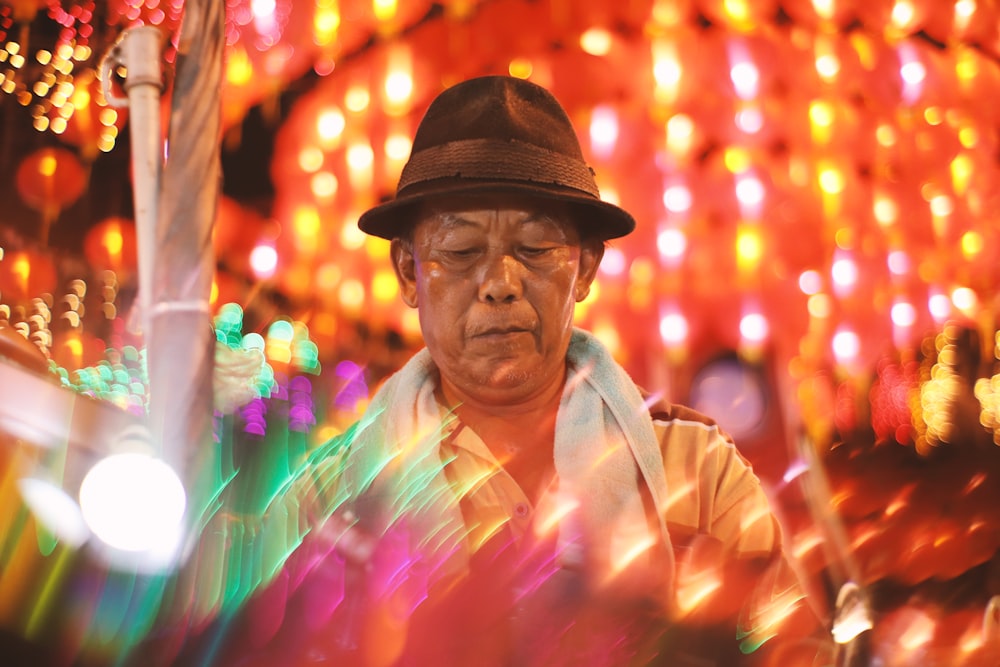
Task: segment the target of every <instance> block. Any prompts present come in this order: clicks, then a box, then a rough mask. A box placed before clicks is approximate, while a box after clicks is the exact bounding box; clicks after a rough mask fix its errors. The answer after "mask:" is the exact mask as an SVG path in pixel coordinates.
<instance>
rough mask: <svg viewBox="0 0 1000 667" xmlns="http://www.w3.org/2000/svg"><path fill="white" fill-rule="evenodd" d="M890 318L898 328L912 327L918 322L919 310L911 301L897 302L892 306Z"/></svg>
mask: <svg viewBox="0 0 1000 667" xmlns="http://www.w3.org/2000/svg"><path fill="white" fill-rule="evenodd" d="M890 317H891V318H892V323H893V324H895V325H896V326H897V327H912V326H913V325H914V323H916V321H917V309H916V308H914V307H913V304H912V303H910V302H909V301H897V302H896V303H894V304H892V310H891V311H890Z"/></svg>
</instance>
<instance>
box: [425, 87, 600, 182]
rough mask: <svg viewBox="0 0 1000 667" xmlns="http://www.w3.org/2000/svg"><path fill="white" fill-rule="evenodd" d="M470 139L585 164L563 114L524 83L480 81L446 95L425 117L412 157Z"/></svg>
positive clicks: (547, 97) (538, 90) (543, 93)
mask: <svg viewBox="0 0 1000 667" xmlns="http://www.w3.org/2000/svg"><path fill="white" fill-rule="evenodd" d="M474 139H496V140H499V141H520V142H523V143H526V144H530V145H534V146H538V147H541V148H545V149H547V150H550V151H553V152H556V153H562V154H563V155H567V156H570V157H574V158H576V159H578V160H580V161H581V162H583V151H582V150H581V149H580V142H579V140H578V139H577V136H576V132H575V131H574V129H573V124H572V123H571V122H570V119H569V116H567V115H566V112H565V110H564V109H563V108H562V106H561V105H560V104H559V102H558V101H557V100H556V98H555V97H553V95H552V94H551V93H550V92H549V91H547V90H546V89H545V88H542V87H541V86H539V85H537V84H534V83H532V82H530V81H527V80H525V79H518V78H515V77H507V76H484V77H479V78H475V79H470V80H468V81H464V82H462V83H459V84H457V85H455V86H454V87H452V88H449V89H448V90H446V91H444V92H443V93H441V94H440V95H439V96H438V97H437V98H436V99H435V100H434V101H433V102H432V103H431V105H430V107H428V109H427V112H426V113H425V114H424V118H423V120H421V122H420V126H419V127H418V128H417V132H416V135H415V136H414V138H413V149H412V152H413V153H414V154H415V153H419V152H420V151H423V150H426V149H428V148H432V147H434V146H438V145H441V144H443V143H449V142H454V141H464V140H474Z"/></svg>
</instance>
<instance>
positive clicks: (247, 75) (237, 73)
mask: <svg viewBox="0 0 1000 667" xmlns="http://www.w3.org/2000/svg"><path fill="white" fill-rule="evenodd" d="M252 79H253V63H252V62H250V56H248V55H247V52H246V49H244V48H243V47H241V46H239V45H234V46H233V47H231V48H230V49H229V50H228V52H227V56H226V81H227V82H228V83H229V84H230V85H232V86H245V85H247V84H248V83H250V81H251V80H252Z"/></svg>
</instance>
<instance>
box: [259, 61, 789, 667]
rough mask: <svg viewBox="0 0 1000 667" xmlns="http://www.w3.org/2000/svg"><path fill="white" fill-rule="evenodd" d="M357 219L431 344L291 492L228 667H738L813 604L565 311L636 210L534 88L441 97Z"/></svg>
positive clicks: (685, 443)
mask: <svg viewBox="0 0 1000 667" xmlns="http://www.w3.org/2000/svg"><path fill="white" fill-rule="evenodd" d="M359 225H360V227H361V229H362V230H364V231H365V232H366V233H368V234H373V235H375V236H379V237H382V238H385V239H387V240H389V241H390V242H391V253H390V254H391V259H392V263H393V267H394V268H395V272H396V276H397V278H398V281H399V286H400V291H401V294H402V298H403V300H404V301H405V302H406V304H407V305H408V306H410V307H413V308H416V309H418V312H419V319H420V325H421V330H422V332H423V337H424V340H425V342H426V348H425V349H424V350H422V351H420V352H419V353H417V354H416V355H415V356H414V357H413V358H412V359H411V360H410V361H409V362H408V363H407V364H406V365H405V366H404V367H403V368H402V369H401V370H400V371H399V372H398V373H396V374H395V375H393V376H392V377H391V378H389V379H388V380H387V381H386V383H385V384H384V385H383V386H382V387H381V388H380V389H379V391H378V392H377V394H376V395H375V396H374V397H373V399H372V401H371V403H370V405H369V407H368V409H367V412H366V414H365V416H364V417H363V418H362V420H361V421H360V422H359V424H357V425H356V426H355V427H354V428H352V429H351V430H350V431H349V432H348V433H346V434H344V436H343V437H342V438H340V439H338V440H337V441H335V442H334V443H331V445H330V446H329V447H328V448H326V449H324V451H323V452H322V455H321V456H315V457H314V458H313V459H312V461H311V462H310V463H309V465H308V466H307V468H306V472H305V474H303V475H301V476H299V477H298V479H297V480H296V482H295V483H294V484H293V485H292V487H291V488H292V491H290V493H289V497H291V498H294V501H295V503H296V505H295V508H296V510H297V511H298V512H299V514H298V516H299V519H300V520H301V521H302V522H303V523H305V524H308V525H309V526H310V527H312V529H311V534H310V536H309V538H308V539H307V540H306V542H305V544H303V546H302V547H300V548H299V550H298V552H297V553H296V554H295V555H294V556H293V558H292V560H291V561H290V563H289V570H290V571H292V572H294V574H292V575H290V576H289V578H288V579H287V580H286V583H285V584H284V585H286V586H288V587H290V588H291V589H294V590H295V591H297V592H296V593H295V594H294V595H292V596H291V598H290V600H289V607H288V611H286V612H284V621H283V627H282V630H281V631H278V632H276V633H275V636H274V638H273V639H271V641H270V643H269V644H267V645H266V646H261V647H258V648H255V649H254V650H255V651H258V650H259V651H260V652H259V653H257V662H256V663H254V662H249V663H248V662H242V663H240V664H267V662H268V661H273V660H275V659H278V658H277V656H281V658H280V659H281V661H282V664H297V663H299V662H301V663H303V664H304V663H306V662H314V661H321V660H324V659H326V660H330V661H331V662H333V663H334V664H356V665H365V666H368V665H386V666H388V665H518V666H527V665H595V666H596V665H602V666H603V665H638V664H716V663H713V662H711V660H713V659H715V660H719V661H723V662H719V663H718V664H734V663H733V662H732V660H734V659H735V657H734V656H739V655H741V654H743V653H751V652H752V650H753V649H755V648H756V647H757V646H758V645H759V644H760V643H761V642H762V641H763V640H766V639H768V638H770V637H772V636H773V635H774V634H775V633H776V632H779V631H780V630H781V627H782V624H783V623H784V622H785V621H786V619H787V618H788V617H789V616H793V615H794V613H796V612H795V609H796V608H797V607H801V602H802V601H801V598H802V596H801V594H800V593H799V592H798V588H797V587H796V586H795V580H794V577H792V576H791V575H790V571H789V570H788V568H787V566H786V565H785V562H784V559H783V558H782V555H781V546H780V539H779V532H778V528H777V524H776V521H775V520H774V518H773V516H772V514H771V512H770V511H769V508H768V503H767V500H766V498H765V496H764V494H763V493H762V491H761V488H760V484H759V482H758V480H757V479H756V477H755V476H754V475H753V473H752V472H751V470H750V469H749V467H748V466H747V464H746V462H745V460H744V459H743V458H742V457H741V456H740V455H739V454H738V453H737V451H736V450H735V448H734V446H733V443H732V442H731V441H730V440H729V439H728V438H727V437H726V436H725V435H724V434H723V433H721V432H720V431H719V429H718V428H717V427H716V426H715V425H714V424H713V423H712V422H711V421H709V420H707V419H705V418H704V417H702V416H700V415H697V414H695V413H694V412H692V411H690V410H686V409H683V408H678V407H670V406H662V405H656V406H654V407H653V408H650V406H649V405H647V400H646V396H645V395H644V394H643V392H642V391H641V390H640V389H639V388H638V387H636V386H635V385H634V383H633V382H632V381H631V379H630V378H629V377H628V375H627V374H626V372H625V371H624V370H623V369H622V368H621V367H620V366H619V365H618V364H617V363H615V361H614V360H613V359H612V357H611V355H610V354H609V353H608V351H607V350H606V349H605V348H604V347H603V346H602V345H601V344H600V343H599V342H598V341H597V340H596V339H595V338H594V337H593V336H591V335H590V334H588V333H586V332H584V331H582V330H579V329H576V328H574V326H573V313H574V307H575V304H576V303H578V302H580V301H582V300H583V299H584V298H586V296H587V294H588V292H589V290H590V287H591V284H592V283H593V281H594V278H595V276H596V274H597V270H598V267H599V265H600V262H601V258H602V256H603V252H604V243H605V241H607V240H608V239H612V238H616V237H620V236H623V235H625V234H628V233H629V232H631V231H632V230H633V228H634V227H635V221H634V220H633V218H632V216H631V215H630V214H628V213H627V212H626V211H624V210H622V209H620V208H618V207H617V206H614V205H612V204H609V203H607V202H604V201H602V200H601V199H600V198H599V194H598V189H597V186H596V184H595V181H594V177H593V173H592V171H591V169H590V168H589V167H588V166H587V165H586V163H585V162H584V159H583V156H582V152H581V149H580V146H579V143H578V140H577V138H576V135H575V133H574V131H573V128H572V126H571V124H570V121H569V119H568V117H567V116H566V114H565V112H564V111H563V109H562V108H561V107H560V105H559V103H558V102H557V101H556V100H555V99H554V98H553V97H552V95H551V94H550V93H549V92H548V91H546V90H544V89H543V88H541V87H539V86H537V85H534V84H532V83H530V82H528V81H525V80H521V79H517V78H509V77H483V78H477V79H473V80H470V81H466V82H464V83H460V84H458V85H456V86H454V87H452V88H450V89H448V90H446V91H445V92H443V93H442V94H441V95H440V96H439V97H438V98H436V99H435V100H434V102H433V103H432V104H431V106H430V108H429V110H428V111H427V114H426V115H425V117H424V119H423V120H422V122H421V124H420V126H419V128H418V130H417V132H416V135H415V138H414V142H413V150H412V154H411V156H410V159H409V161H408V163H407V165H406V166H405V168H404V170H403V172H402V175H401V178H400V182H399V187H398V190H397V193H396V197H395V198H394V199H393V200H391V201H389V202H387V203H384V204H381V205H379V206H376V207H375V208H373V209H371V210H369V211H368V212H366V213H365V214H364V215H362V216H361V219H360V221H359ZM307 572H308V574H306V573H307ZM322 582H325V583H322ZM331 582H332V583H331ZM324 586H326V587H328V588H327V589H324ZM282 590H284V589H282ZM324 591H325V592H324ZM751 591H753V594H752V595H751ZM282 595H283V593H282ZM264 598H265V599H268V600H272V599H274V598H269V597H268V596H267V594H266V593H265V594H264ZM318 600H319V601H325V603H322V604H320V603H318V602H317V601H318ZM331 600H332V602H331ZM282 604H283V602H282ZM317 604H320V607H321V608H322V609H323V610H324V611H323V612H322V613H318V612H316V611H315V610H316V609H317ZM268 608H270V607H268ZM307 610H312V611H307ZM300 614H301V616H300ZM317 618H318V619H320V620H319V621H317V620H316V619H317ZM311 623H312V624H313V625H315V626H316V628H317V630H316V631H315V632H303V631H302V628H303V627H304V626H308V625H310V624H311ZM270 625H272V626H273V625H275V623H273V622H271V623H270ZM259 626H260V624H259V625H258V627H259ZM251 627H252V623H251ZM695 629H697V632H695V631H694V630H695ZM720 629H721V631H722V632H723V633H724V634H723V635H722V636H723V637H724V639H722V640H719V639H718V635H717V634H716V631H717V630H720ZM272 630H273V628H272ZM253 634H254V633H253V632H251V633H250V635H247V636H250V637H251V640H252V638H253ZM268 636H270V635H269V634H268ZM741 641H742V644H741ZM259 643H261V644H263V643H264V642H259ZM705 644H708V646H707V647H706V645H705ZM706 649H707V650H706ZM295 654H297V656H298V657H293V656H294V655H295ZM699 654H700V655H699ZM684 656H687V658H684ZM683 659H690V660H691V662H683V661H682V660H683ZM697 660H701V661H702V662H698V661H697Z"/></svg>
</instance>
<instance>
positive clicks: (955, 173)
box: [951, 153, 972, 196]
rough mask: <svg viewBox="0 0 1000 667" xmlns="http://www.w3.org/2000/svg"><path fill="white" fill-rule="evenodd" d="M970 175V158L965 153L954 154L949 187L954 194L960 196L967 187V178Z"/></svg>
mask: <svg viewBox="0 0 1000 667" xmlns="http://www.w3.org/2000/svg"><path fill="white" fill-rule="evenodd" d="M971 176H972V159H971V158H970V157H969V156H968V155H967V154H965V153H961V154H959V155H956V156H955V159H954V160H952V161H951V187H952V188H953V189H954V190H955V194H957V195H959V196H961V195H963V194H965V191H966V190H967V189H968V187H969V178H970V177H971Z"/></svg>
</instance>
